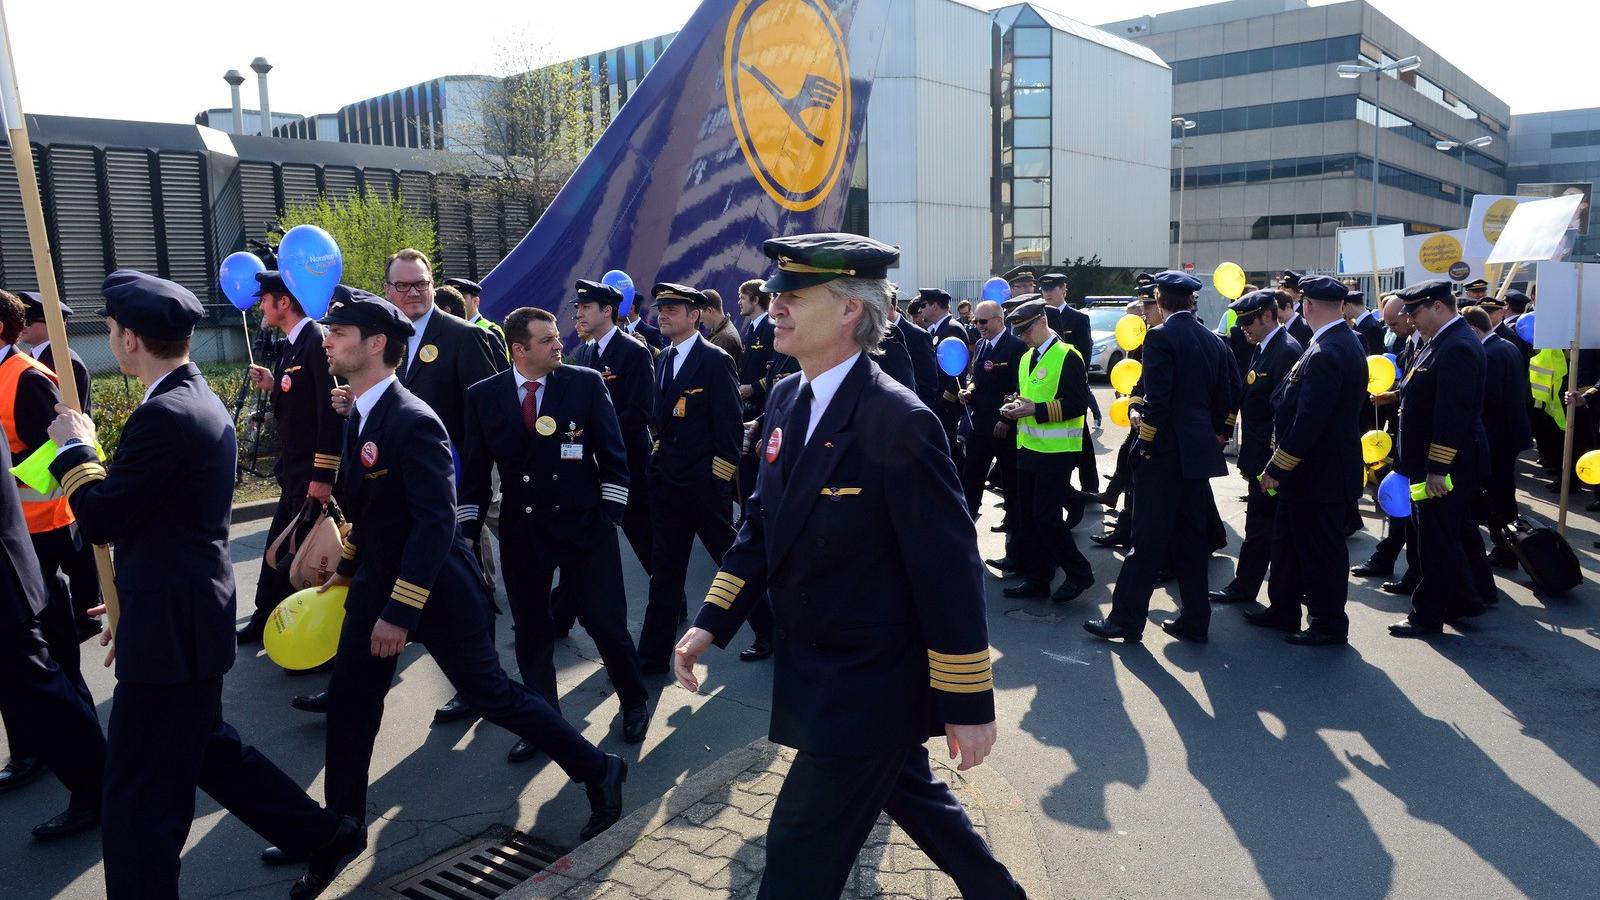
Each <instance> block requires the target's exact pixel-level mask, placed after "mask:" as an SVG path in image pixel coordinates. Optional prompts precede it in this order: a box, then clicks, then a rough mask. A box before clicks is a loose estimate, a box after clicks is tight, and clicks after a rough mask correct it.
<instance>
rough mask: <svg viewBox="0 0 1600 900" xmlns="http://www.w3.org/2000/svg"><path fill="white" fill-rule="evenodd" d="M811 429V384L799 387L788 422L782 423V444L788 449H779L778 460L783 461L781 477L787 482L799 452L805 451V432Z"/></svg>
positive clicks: (807, 383)
mask: <svg viewBox="0 0 1600 900" xmlns="http://www.w3.org/2000/svg"><path fill="white" fill-rule="evenodd" d="M810 427H811V382H809V381H808V382H806V383H805V384H802V385H800V395H799V396H798V397H796V398H795V400H794V407H793V408H791V409H790V410H789V421H787V422H785V423H784V427H783V443H785V444H788V443H790V442H791V441H793V443H792V444H790V446H789V447H780V448H779V451H778V452H779V457H778V458H779V459H780V460H782V461H783V477H784V480H785V481H787V480H788V478H789V473H790V472H793V471H794V463H795V460H797V459H799V458H800V453H801V451H803V450H805V449H806V430H807V429H808V428H810Z"/></svg>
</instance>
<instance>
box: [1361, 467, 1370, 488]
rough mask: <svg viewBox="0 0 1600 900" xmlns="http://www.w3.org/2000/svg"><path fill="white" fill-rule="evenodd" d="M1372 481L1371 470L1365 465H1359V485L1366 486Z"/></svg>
mask: <svg viewBox="0 0 1600 900" xmlns="http://www.w3.org/2000/svg"><path fill="white" fill-rule="evenodd" d="M1371 483H1372V470H1371V469H1368V468H1367V467H1366V466H1362V467H1361V486H1362V487H1366V486H1367V485H1369V484H1371Z"/></svg>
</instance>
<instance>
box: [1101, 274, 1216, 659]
mask: <svg viewBox="0 0 1600 900" xmlns="http://www.w3.org/2000/svg"><path fill="white" fill-rule="evenodd" d="M1155 284H1156V300H1157V302H1158V303H1159V304H1160V305H1161V308H1162V309H1163V310H1165V312H1166V318H1165V320H1164V321H1163V322H1162V324H1160V325H1157V326H1156V327H1154V328H1152V329H1150V331H1149V332H1148V333H1147V334H1146V335H1145V340H1144V347H1143V351H1144V354H1143V362H1144V376H1143V379H1142V381H1141V384H1142V387H1143V389H1142V392H1141V394H1142V396H1143V398H1144V402H1143V403H1142V404H1141V405H1140V407H1139V411H1140V417H1141V418H1140V425H1139V437H1138V443H1137V444H1135V445H1134V449H1133V452H1134V453H1135V454H1138V455H1139V456H1140V457H1141V458H1140V460H1139V463H1138V467H1137V468H1136V469H1135V470H1134V473H1133V493H1134V505H1135V507H1136V508H1137V509H1138V515H1136V516H1135V517H1134V521H1133V552H1132V553H1130V554H1129V555H1128V557H1127V558H1126V559H1124V560H1123V561H1122V574H1121V575H1119V576H1118V578H1117V584H1116V589H1115V590H1114V591H1113V593H1112V595H1111V614H1110V615H1108V616H1106V617H1105V618H1104V619H1093V620H1090V621H1088V622H1085V623H1084V625H1083V627H1084V630H1086V631H1088V632H1089V633H1090V634H1093V635H1095V636H1096V637H1100V638H1105V639H1110V638H1121V639H1123V640H1126V641H1138V640H1140V638H1141V636H1142V635H1143V633H1144V625H1145V618H1146V616H1147V614H1148V612H1149V609H1150V593H1151V592H1152V591H1153V590H1154V589H1155V584H1156V573H1157V572H1158V571H1160V570H1161V569H1163V568H1165V567H1166V566H1167V565H1168V563H1169V561H1170V564H1171V567H1172V571H1173V572H1174V573H1175V574H1176V576H1177V580H1178V595H1179V598H1180V601H1181V604H1182V607H1181V609H1180V611H1179V614H1178V618H1176V619H1173V620H1171V621H1168V622H1163V623H1162V625H1161V629H1162V630H1163V631H1165V632H1167V633H1168V634H1170V635H1173V636H1174V637H1178V638H1182V639H1184V640H1191V641H1204V640H1206V638H1207V629H1208V628H1209V626H1210V623H1211V603H1210V600H1209V598H1208V596H1207V591H1206V560H1207V558H1208V557H1209V556H1210V552H1209V551H1210V539H1209V537H1208V531H1209V528H1210V526H1209V522H1210V519H1211V517H1212V516H1213V515H1214V514H1215V510H1216V507H1215V501H1214V500H1213V499H1212V496H1211V479H1212V478H1215V477H1216V476H1218V475H1221V474H1223V473H1224V472H1226V471H1227V465H1226V463H1225V462H1224V461H1223V458H1222V445H1223V444H1224V443H1226V442H1227V440H1228V439H1229V437H1231V434H1232V431H1233V429H1232V427H1231V426H1229V425H1228V423H1227V419H1228V417H1229V416H1230V415H1232V414H1233V412H1234V410H1236V409H1238V408H1239V369H1238V367H1237V365H1235V363H1234V360H1233V353H1232V351H1231V350H1229V349H1228V347H1227V346H1226V345H1225V344H1223V342H1222V340H1221V339H1220V338H1218V337H1217V336H1216V335H1214V334H1212V333H1211V332H1210V331H1209V330H1207V329H1206V327H1205V326H1204V325H1202V324H1201V323H1200V320H1199V319H1197V318H1195V315H1194V298H1195V294H1196V293H1198V292H1199V290H1200V279H1198V278H1195V277H1194V276H1193V275H1189V274H1187V273H1184V272H1175V271H1166V272H1162V273H1160V274H1159V275H1157V276H1155Z"/></svg>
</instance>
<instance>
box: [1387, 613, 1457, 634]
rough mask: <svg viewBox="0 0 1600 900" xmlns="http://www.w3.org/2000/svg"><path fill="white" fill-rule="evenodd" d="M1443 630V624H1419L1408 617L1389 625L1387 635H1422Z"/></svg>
mask: <svg viewBox="0 0 1600 900" xmlns="http://www.w3.org/2000/svg"><path fill="white" fill-rule="evenodd" d="M1443 631H1444V626H1443V625H1421V624H1418V623H1416V622H1413V621H1411V619H1409V618H1406V619H1402V620H1401V621H1399V622H1396V623H1394V624H1393V625H1390V626H1389V635H1390V636H1391V637H1422V636H1424V635H1429V634H1439V633H1441V632H1443Z"/></svg>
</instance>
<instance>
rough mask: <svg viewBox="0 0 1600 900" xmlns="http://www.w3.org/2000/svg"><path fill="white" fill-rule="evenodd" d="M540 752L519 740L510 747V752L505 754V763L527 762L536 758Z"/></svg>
mask: <svg viewBox="0 0 1600 900" xmlns="http://www.w3.org/2000/svg"><path fill="white" fill-rule="evenodd" d="M541 752H542V751H541V750H540V749H539V748H538V747H535V746H534V745H532V744H530V743H528V742H527V741H523V740H519V741H517V742H516V743H515V744H512V745H511V752H509V753H507V754H506V762H512V763H521V762H527V761H528V760H530V759H533V758H534V757H535V756H538V755H539V754H540V753H541Z"/></svg>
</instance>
